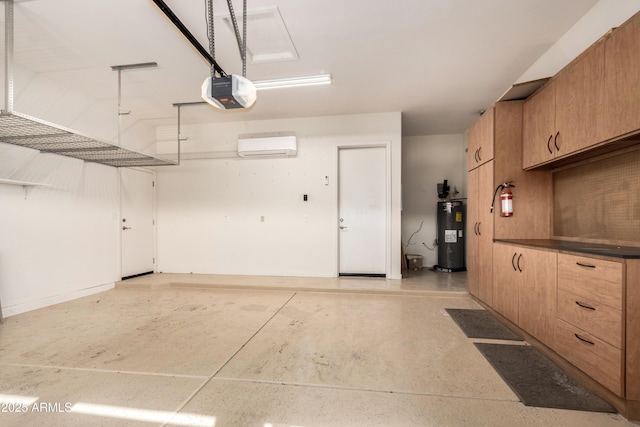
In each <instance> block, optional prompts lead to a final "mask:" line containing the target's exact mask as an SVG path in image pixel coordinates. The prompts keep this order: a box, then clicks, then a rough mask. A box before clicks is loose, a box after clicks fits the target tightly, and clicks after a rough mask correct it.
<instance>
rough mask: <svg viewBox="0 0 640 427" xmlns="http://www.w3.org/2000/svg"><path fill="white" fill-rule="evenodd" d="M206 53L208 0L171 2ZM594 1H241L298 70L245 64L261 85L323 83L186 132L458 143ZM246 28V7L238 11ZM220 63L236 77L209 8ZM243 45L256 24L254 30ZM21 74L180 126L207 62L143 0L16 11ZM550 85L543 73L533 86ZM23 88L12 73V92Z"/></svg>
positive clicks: (224, 30) (36, 1) (84, 0)
mask: <svg viewBox="0 0 640 427" xmlns="http://www.w3.org/2000/svg"><path fill="white" fill-rule="evenodd" d="M165 1H166V3H167V4H168V5H169V6H170V7H171V8H172V10H173V11H174V12H175V13H176V15H178V17H179V18H180V19H181V20H182V21H183V22H184V24H185V25H186V26H187V27H188V28H189V29H190V30H191V32H192V33H193V34H194V35H195V36H196V37H197V38H198V40H200V42H201V44H202V45H203V46H205V47H206V48H208V40H207V37H206V15H205V3H206V2H205V0H165ZM595 3H597V0H515V1H514V0H484V1H477V0H392V1H385V2H383V1H374V0H369V1H366V0H248V6H249V9H250V10H252V9H259V8H264V7H270V6H277V7H278V9H279V11H280V14H281V15H282V18H283V19H284V22H285V24H286V26H287V29H288V31H289V34H290V36H291V39H292V40H293V43H294V45H295V48H296V50H297V53H298V55H299V59H298V60H294V61H281V62H272V63H260V64H251V63H249V64H248V65H247V77H248V78H249V79H251V80H264V79H272V78H283V77H292V76H304V75H312V74H318V73H331V74H332V76H333V84H332V85H331V86H316V87H309V88H295V89H294V88H290V89H281V90H269V91H261V92H259V94H258V101H257V103H256V105H255V106H254V107H253V108H252V109H251V110H249V111H242V112H239V111H235V112H220V111H218V110H214V109H213V108H211V107H209V106H202V107H194V109H193V111H190V114H189V120H190V121H207V122H224V121H247V120H264V119H277V118H286V117H310V116H324V115H335V114H353V113H371V112H386V111H401V112H402V126H403V134H404V135H405V136H413V135H434V134H449V133H462V132H463V131H464V130H465V129H466V128H467V127H468V126H469V125H470V124H471V123H472V122H473V120H474V119H475V118H476V117H477V113H478V111H479V110H482V109H485V108H487V107H488V106H489V105H491V104H492V103H493V102H494V101H496V100H497V99H498V98H499V97H500V95H502V94H503V93H504V92H505V91H506V90H507V89H508V88H509V87H510V85H511V84H513V83H514V82H515V81H516V80H517V79H518V78H519V77H520V76H521V75H522V74H523V73H524V72H525V71H526V70H527V69H528V68H529V67H530V66H531V65H532V64H533V63H534V62H535V61H536V60H537V59H538V58H539V57H540V56H541V55H542V54H543V53H544V52H545V51H546V50H547V49H548V48H549V47H550V46H551V45H553V43H554V42H555V41H557V40H558V39H559V38H560V37H561V36H562V35H563V34H564V33H566V32H567V31H568V30H569V29H570V28H571V27H572V26H573V25H574V24H575V23H576V22H577V21H578V20H579V19H580V18H581V17H582V16H583V15H584V14H585V13H586V12H587V11H588V10H589V9H590V8H591V7H592V6H593V5H594V4H595ZM233 4H234V7H235V10H236V13H237V14H238V19H240V20H241V16H240V15H241V12H242V2H241V1H239V0H234V2H233ZM214 10H215V12H216V16H217V18H216V60H217V61H218V63H219V64H220V65H221V66H222V68H223V69H224V70H225V71H226V72H227V73H228V74H241V73H242V67H241V63H240V59H239V54H238V48H237V44H236V41H235V37H234V35H233V33H232V32H231V31H230V30H229V28H228V27H227V25H225V24H224V23H223V21H222V15H226V14H228V10H227V6H226V2H225V1H224V0H214ZM248 33H249V34H248V45H249V46H251V45H252V42H251V26H248ZM15 60H16V63H17V64H19V66H20V67H25V68H28V69H31V70H33V71H34V72H36V73H41V74H42V75H44V76H46V77H47V78H49V79H53V80H55V81H58V82H59V83H61V84H63V85H67V86H70V87H73V88H75V89H76V90H80V91H82V92H85V93H87V94H90V95H91V96H92V97H94V98H96V99H97V100H100V101H106V100H111V101H112V100H114V99H116V98H117V72H114V71H112V70H111V66H113V65H123V64H135V63H142V62H150V61H155V62H157V63H158V67H157V68H151V69H141V70H129V71H123V72H122V105H123V106H124V107H125V109H127V110H132V111H133V112H134V113H135V114H136V116H137V117H139V118H140V119H164V118H167V119H171V120H175V117H176V109H175V107H173V104H174V103H183V102H193V101H200V86H201V84H202V82H203V80H204V79H205V78H206V77H207V76H208V75H209V66H208V63H207V62H206V61H205V60H204V59H203V58H202V57H201V56H200V55H199V54H198V53H197V52H196V51H195V50H194V49H193V48H192V46H191V45H190V44H189V43H188V42H187V41H186V39H185V38H184V37H183V36H182V35H181V34H180V33H179V32H178V31H177V30H176V29H175V27H174V26H173V25H172V24H171V23H170V22H169V21H168V20H167V19H166V18H165V16H164V15H163V14H162V13H161V12H160V10H159V9H158V8H157V7H156V5H155V4H154V3H153V2H152V1H151V0H90V1H88V0H21V1H20V0H16V2H15ZM540 77H544V76H540ZM19 79H20V76H19V75H16V81H18V80H19Z"/></svg>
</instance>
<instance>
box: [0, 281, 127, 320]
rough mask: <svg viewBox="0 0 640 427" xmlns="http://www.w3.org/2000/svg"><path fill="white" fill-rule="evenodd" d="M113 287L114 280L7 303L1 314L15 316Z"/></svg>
mask: <svg viewBox="0 0 640 427" xmlns="http://www.w3.org/2000/svg"><path fill="white" fill-rule="evenodd" d="M113 288H115V282H113V283H107V284H105V285H98V286H92V287H89V288H84V289H78V290H74V291H69V292H65V293H62V294H58V295H51V296H48V297H44V298H38V299H34V300H31V301H25V302H21V303H19V304H13V305H9V304H8V305H5V306H3V307H2V314H3V316H4V318H5V319H6V318H7V317H11V316H15V315H16V314H21V313H26V312H28V311H33V310H37V309H39V308H45V307H49V306H51V305H55V304H60V303H61V302H66V301H71V300H74V299H78V298H81V297H85V296H88V295H93V294H97V293H100V292H104V291H108V290H110V289H113Z"/></svg>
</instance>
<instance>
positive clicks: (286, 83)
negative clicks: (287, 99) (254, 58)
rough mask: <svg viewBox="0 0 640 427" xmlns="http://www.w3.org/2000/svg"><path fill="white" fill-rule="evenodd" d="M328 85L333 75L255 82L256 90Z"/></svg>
mask: <svg viewBox="0 0 640 427" xmlns="http://www.w3.org/2000/svg"><path fill="white" fill-rule="evenodd" d="M328 84H331V74H318V75H315V76H304V77H291V78H286V79H272V80H258V81H254V82H253V85H254V86H255V88H256V90H263V89H282V88H286V87H300V86H316V85H328Z"/></svg>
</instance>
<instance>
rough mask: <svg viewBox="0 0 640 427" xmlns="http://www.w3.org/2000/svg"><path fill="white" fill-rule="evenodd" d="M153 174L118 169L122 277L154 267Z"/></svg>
mask: <svg viewBox="0 0 640 427" xmlns="http://www.w3.org/2000/svg"><path fill="white" fill-rule="evenodd" d="M153 181H154V175H153V173H150V172H142V171H138V170H133V169H126V168H120V206H121V210H122V219H121V224H120V233H121V236H122V238H121V242H122V261H121V265H122V267H121V268H122V273H121V275H122V277H123V278H126V277H131V276H137V275H141V274H145V273H152V272H153V270H154V262H155V259H154V245H153V241H154V235H153V232H154V218H153V190H154V189H153V187H154V182H153Z"/></svg>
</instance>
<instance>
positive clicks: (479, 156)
mask: <svg viewBox="0 0 640 427" xmlns="http://www.w3.org/2000/svg"><path fill="white" fill-rule="evenodd" d="M493 126H494V107H491V108H490V109H488V110H487V111H485V113H484V114H483V115H482V116H480V118H478V120H476V122H475V123H474V124H473V125H471V127H470V128H469V130H468V131H467V170H471V169H474V168H476V167H478V166H480V165H481V164H484V163H486V162H488V161H489V160H492V159H493Z"/></svg>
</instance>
